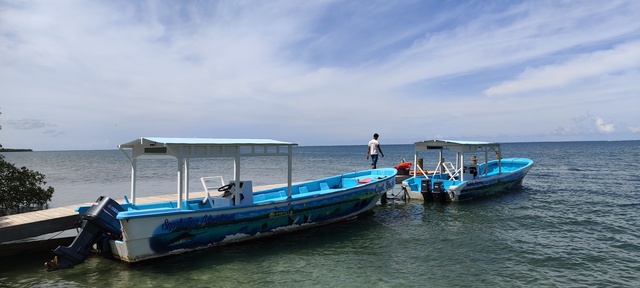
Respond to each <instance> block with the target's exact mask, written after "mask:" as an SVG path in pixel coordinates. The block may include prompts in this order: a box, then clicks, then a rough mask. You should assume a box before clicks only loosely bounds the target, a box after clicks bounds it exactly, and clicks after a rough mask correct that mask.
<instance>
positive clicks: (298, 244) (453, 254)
mask: <svg viewBox="0 0 640 288" xmlns="http://www.w3.org/2000/svg"><path fill="white" fill-rule="evenodd" d="M382 145H383V146H382V148H383V151H384V152H385V155H386V157H385V158H381V159H380V160H379V164H378V166H379V167H390V166H394V165H396V164H398V163H399V161H400V159H401V158H406V159H407V160H408V161H412V159H411V158H412V157H413V146H411V145H384V143H382ZM365 149H366V148H365V147H364V145H363V146H362V147H361V146H323V147H297V148H296V149H295V150H294V153H295V155H294V159H293V160H294V174H293V176H294V181H302V180H308V179H314V178H319V177H324V176H329V175H333V174H338V173H343V172H349V171H355V170H362V169H367V168H368V167H369V164H368V162H367V160H366V159H365V153H364V152H365ZM502 151H503V157H527V158H531V159H533V160H534V161H535V164H534V167H533V168H532V169H531V171H530V172H529V174H528V175H527V177H525V180H524V182H523V187H522V188H520V189H516V190H513V191H510V192H509V193H504V194H502V195H497V196H494V197H489V198H485V199H479V200H472V201H470V202H463V203H453V204H433V203H430V204H424V203H422V202H415V201H409V202H404V201H392V202H390V203H389V204H387V205H380V206H377V207H375V208H374V209H373V213H371V214H368V215H366V216H364V217H360V218H357V219H353V220H350V221H346V222H341V223H336V224H333V225H329V226H324V227H319V228H316V229H310V230H306V231H302V232H298V233H292V234H287V235H281V236H276V237H271V238H267V239H261V240H257V241H250V242H245V243H239V244H234V245H231V246H223V247H217V248H212V249H207V250H201V251H196V252H191V253H186V254H182V255H177V256H172V257H167V258H163V259H160V260H154V261H151V262H143V263H139V264H134V265H130V264H125V263H121V262H118V261H114V260H108V259H103V258H101V257H99V256H91V257H89V258H88V259H87V260H86V261H85V262H84V263H82V264H80V265H77V266H76V267H74V268H73V269H69V270H58V271H53V272H46V270H45V269H44V266H43V263H44V262H45V261H46V260H48V259H50V258H51V257H52V254H50V253H47V254H44V255H30V256H22V257H12V258H11V259H2V261H0V287H175V286H178V285H180V286H183V285H188V286H190V287H639V286H640V188H639V187H640V141H619V142H554V143H506V144H503V145H502ZM4 155H5V157H6V158H5V159H6V160H7V161H9V162H12V163H14V164H16V165H17V166H26V167H27V168H29V169H32V170H37V171H39V172H42V173H43V174H45V175H46V180H47V182H48V183H47V185H51V186H53V187H54V188H55V190H56V192H55V194H54V199H53V201H52V203H51V207H60V206H67V205H74V204H78V203H86V202H93V201H94V200H95V199H96V198H97V197H98V196H100V195H107V196H110V197H112V198H116V199H120V198H122V196H124V195H127V194H128V189H129V177H130V176H129V166H128V162H127V161H128V160H127V158H126V157H125V156H124V155H123V154H122V152H120V151H117V150H110V151H51V152H31V153H5V154H4ZM215 161H220V163H218V164H219V167H218V168H216V169H212V168H210V167H209V166H207V165H205V164H206V162H204V161H193V162H191V169H192V171H191V172H192V173H191V175H192V180H191V181H190V185H191V189H190V190H191V191H202V190H203V189H202V186H201V184H200V182H199V177H200V176H214V175H222V176H223V177H224V178H225V179H230V178H231V175H232V174H231V173H232V172H231V171H232V167H233V164H232V163H231V162H230V161H226V160H215ZM285 161H286V159H277V158H269V157H264V158H262V157H261V158H256V159H251V160H246V162H243V163H242V165H243V168H247V169H245V171H246V173H245V174H243V175H242V178H243V179H251V180H253V181H254V185H264V184H273V183H283V182H285V181H286V177H285V176H284V175H282V172H283V171H285V169H286V164H285ZM430 161H431V162H430ZM150 163H151V162H149V164H147V163H144V164H141V166H142V165H148V166H142V167H141V168H143V169H144V168H146V169H145V170H147V172H145V173H144V174H143V175H141V177H140V180H141V183H140V185H139V189H140V190H139V192H138V193H139V195H141V196H145V195H155V194H173V193H174V190H175V183H174V182H175V181H174V179H175V169H176V164H175V163H173V162H172V161H168V162H166V163H160V164H162V165H159V164H158V163H157V162H153V164H150ZM429 165H435V164H432V160H431V159H428V158H425V166H426V167H427V168H429ZM158 177H159V178H162V179H166V181H165V180H163V181H162V182H156V180H157V179H158ZM398 192H399V190H398V189H394V191H393V192H392V193H391V194H394V195H395V194H397V193H398Z"/></svg>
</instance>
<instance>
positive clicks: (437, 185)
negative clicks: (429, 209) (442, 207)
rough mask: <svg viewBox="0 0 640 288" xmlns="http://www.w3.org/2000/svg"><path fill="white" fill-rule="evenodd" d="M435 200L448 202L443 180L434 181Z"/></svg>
mask: <svg viewBox="0 0 640 288" xmlns="http://www.w3.org/2000/svg"><path fill="white" fill-rule="evenodd" d="M432 194H433V201H434V202H442V203H444V202H447V195H446V194H445V189H444V185H443V183H442V181H436V182H433V192H432Z"/></svg>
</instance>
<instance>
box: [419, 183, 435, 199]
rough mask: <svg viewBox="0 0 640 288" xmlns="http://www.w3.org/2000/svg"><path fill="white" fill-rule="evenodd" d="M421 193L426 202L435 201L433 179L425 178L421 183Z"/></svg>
mask: <svg viewBox="0 0 640 288" xmlns="http://www.w3.org/2000/svg"><path fill="white" fill-rule="evenodd" d="M420 193H421V194H422V198H424V201H425V202H431V201H433V193H432V191H431V179H429V178H424V179H422V182H421V183H420Z"/></svg>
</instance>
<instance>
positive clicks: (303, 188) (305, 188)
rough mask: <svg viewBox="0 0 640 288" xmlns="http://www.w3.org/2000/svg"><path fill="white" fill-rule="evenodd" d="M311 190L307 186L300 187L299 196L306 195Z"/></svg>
mask: <svg viewBox="0 0 640 288" xmlns="http://www.w3.org/2000/svg"><path fill="white" fill-rule="evenodd" d="M308 192H309V189H307V186H300V187H298V194H304V193H308Z"/></svg>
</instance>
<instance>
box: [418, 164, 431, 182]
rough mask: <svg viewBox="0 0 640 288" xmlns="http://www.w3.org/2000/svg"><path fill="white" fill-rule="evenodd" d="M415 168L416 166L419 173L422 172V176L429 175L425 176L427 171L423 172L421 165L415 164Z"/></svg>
mask: <svg viewBox="0 0 640 288" xmlns="http://www.w3.org/2000/svg"><path fill="white" fill-rule="evenodd" d="M416 168H418V170H420V173H422V175H424V178H427V179H429V176H427V172H424V170H422V167H420V165H416Z"/></svg>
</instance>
